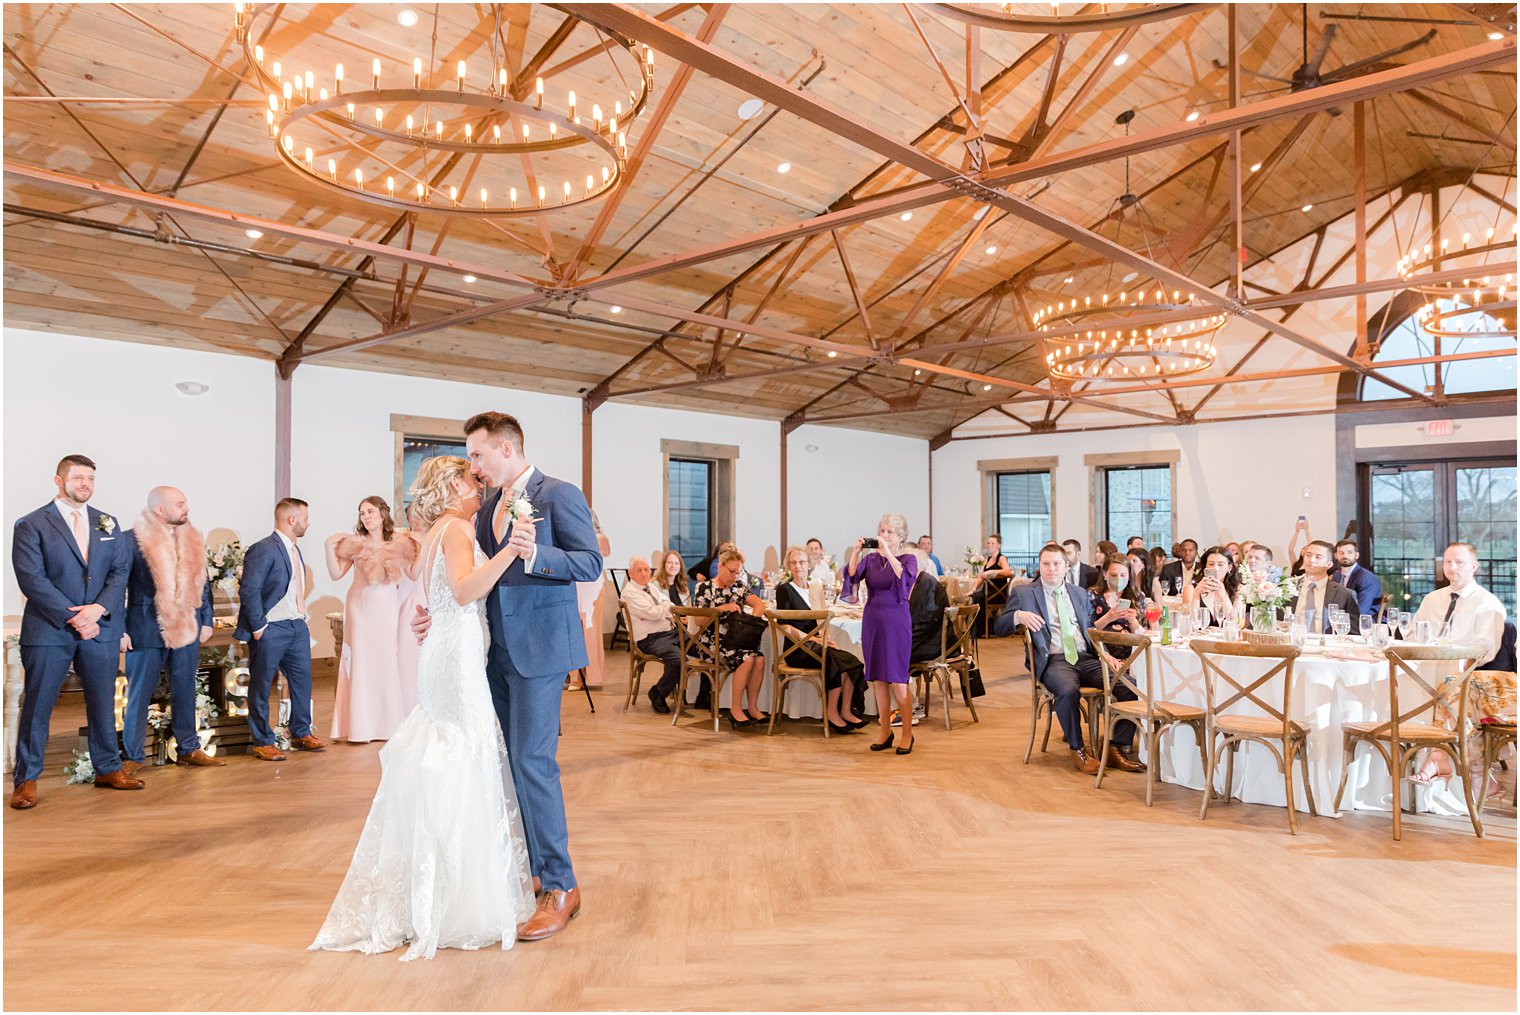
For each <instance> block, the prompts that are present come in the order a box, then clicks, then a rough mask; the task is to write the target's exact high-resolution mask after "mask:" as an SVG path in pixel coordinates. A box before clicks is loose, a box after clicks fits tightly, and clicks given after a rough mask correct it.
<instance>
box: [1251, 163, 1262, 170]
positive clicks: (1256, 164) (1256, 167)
mask: <svg viewBox="0 0 1520 1015" xmlns="http://www.w3.org/2000/svg"><path fill="white" fill-rule="evenodd" d="M1260 168H1261V163H1260V162H1253V163H1252V164H1251V172H1253V173H1254V172H1256V171H1257V170H1258V169H1260Z"/></svg>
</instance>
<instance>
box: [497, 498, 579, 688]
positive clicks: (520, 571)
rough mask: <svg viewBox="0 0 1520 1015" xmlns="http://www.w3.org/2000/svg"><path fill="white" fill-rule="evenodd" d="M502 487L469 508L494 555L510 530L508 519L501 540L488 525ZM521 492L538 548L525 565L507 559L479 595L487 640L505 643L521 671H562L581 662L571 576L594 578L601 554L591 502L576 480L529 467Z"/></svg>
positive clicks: (533, 673) (576, 579)
mask: <svg viewBox="0 0 1520 1015" xmlns="http://www.w3.org/2000/svg"><path fill="white" fill-rule="evenodd" d="M506 492H507V491H505V490H497V491H496V492H495V493H494V494H492V495H491V497H490V498H489V499H488V500H487V501H486V503H484V504H482V505H481V507H480V512H479V513H478V514H477V515H476V516H475V538H476V541H477V542H479V543H480V547H481V549H482V550H484V551H485V553H486V555H487V556H495V554H496V551H498V550H499V549H501V547H502V546H504V545H505V544H506V542H507V540H509V539H510V538H511V537H512V525H511V524H508V525H507V527H506V530H505V531H504V532H503V533H502V539H501V542H497V540H496V534H495V533H494V532H492V531H491V519H492V518H493V517H495V514H496V505H497V504H498V503H499V502H500V500H501V498H502V497H503V496H505V495H506ZM523 496H525V497H527V498H528V500H529V502H530V503H532V505H533V514H534V517H535V518H539V519H542V520H541V521H538V522H536V523H535V524H534V538H535V540H536V542H537V545H538V553H537V556H536V557H535V558H534V560H533V570H532V571H531V572H530V571H528V570H527V569H526V568H525V567H524V561H522V560H514V561H513V562H512V566H511V567H509V568H507V570H506V573H505V574H503V575H502V576H501V579H500V580H499V581H498V582H497V584H496V588H494V589H492V590H491V594H490V595H489V596H487V597H486V615H487V617H488V618H489V619H490V624H491V642H492V644H495V645H502V646H504V647H505V648H506V650H507V654H508V655H509V656H511V658H512V665H513V666H514V667H516V668H517V672H519V673H521V674H522V675H523V676H525V677H545V676H556V677H563V676H564V675H565V674H567V673H569V672H571V671H572V670H578V669H580V668H581V667H582V666H585V665H586V664H587V662H588V659H587V656H586V636H585V633H584V630H583V626H582V624H581V615H580V607H579V605H578V604H577V601H576V595H575V583H576V582H590V581H600V580H601V578H602V554H601V552H600V551H599V550H598V549H597V544H596V527H595V526H594V525H593V524H592V522H591V508H590V507H589V506H587V504H586V498H585V496H584V495H583V494H582V493H581V491H580V490H579V489H578V488H577V487H575V486H574V485H572V484H570V483H566V482H564V481H563V480H558V479H554V478H553V477H551V476H546V475H544V473H543V471H542V470H535V471H534V473H533V478H531V479H530V480H528V486H527V488H526V489H525V490H523Z"/></svg>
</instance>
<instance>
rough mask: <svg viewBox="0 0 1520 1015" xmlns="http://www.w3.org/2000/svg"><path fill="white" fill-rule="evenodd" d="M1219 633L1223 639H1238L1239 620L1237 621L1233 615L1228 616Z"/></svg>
mask: <svg viewBox="0 0 1520 1015" xmlns="http://www.w3.org/2000/svg"><path fill="white" fill-rule="evenodd" d="M1221 633H1222V636H1223V638H1224V640H1225V641H1239V640H1240V622H1239V621H1237V620H1236V619H1235V618H1234V617H1229V618H1228V619H1226V620H1225V622H1224V628H1223V630H1222V632H1221Z"/></svg>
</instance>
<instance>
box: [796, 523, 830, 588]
mask: <svg viewBox="0 0 1520 1015" xmlns="http://www.w3.org/2000/svg"><path fill="white" fill-rule="evenodd" d="M806 546H807V555H808V570H807V584H809V585H811V584H813V582H822V583H823V585H824V587H825V588H828V587H829V586H831V585H833V584H834V569H833V568H831V567H829V565H828V562H827V561H826V560H824V559H823V540H821V539H819V538H817V537H816V536H815V537H814V538H812V539H809V540H808V541H807V543H806ZM794 577H795V576H794Z"/></svg>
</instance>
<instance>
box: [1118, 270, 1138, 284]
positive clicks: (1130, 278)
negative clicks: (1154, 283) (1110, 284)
mask: <svg viewBox="0 0 1520 1015" xmlns="http://www.w3.org/2000/svg"><path fill="white" fill-rule="evenodd" d="M1139 277H1140V273H1139V272H1138V271H1132V272H1130V273H1129V274H1128V275H1125V276H1124V278H1123V279H1122V280H1121V281H1124V282H1133V281H1134V280H1135V279H1137V278H1139Z"/></svg>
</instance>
